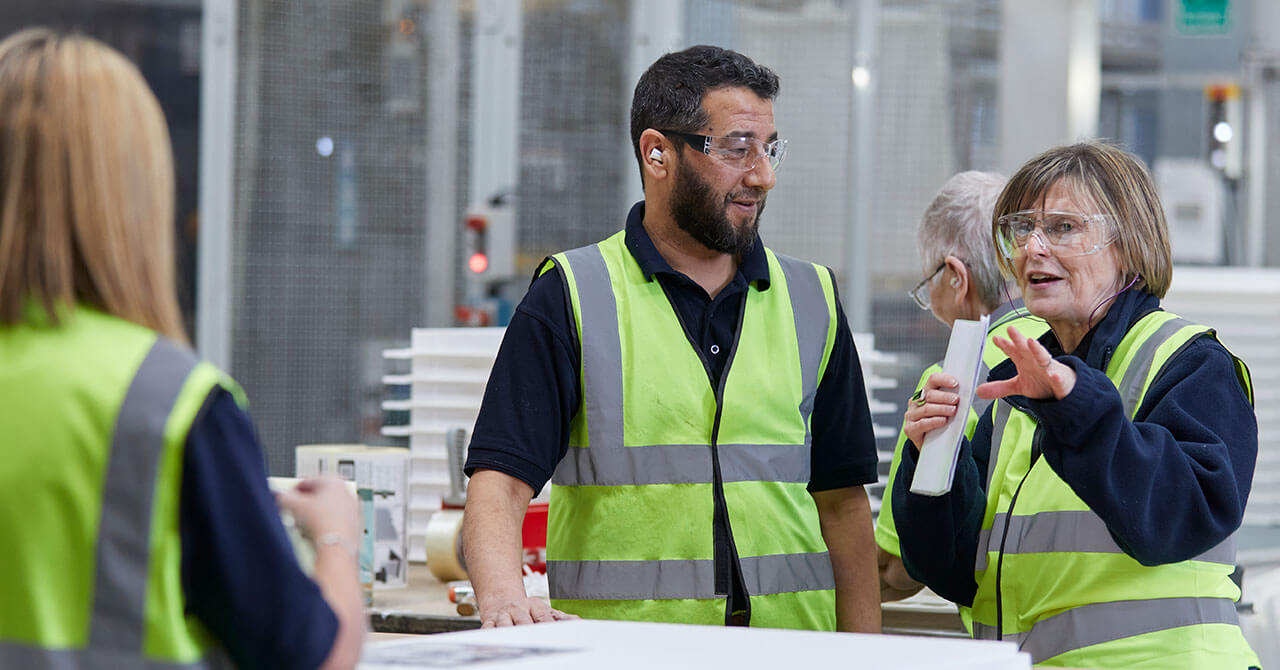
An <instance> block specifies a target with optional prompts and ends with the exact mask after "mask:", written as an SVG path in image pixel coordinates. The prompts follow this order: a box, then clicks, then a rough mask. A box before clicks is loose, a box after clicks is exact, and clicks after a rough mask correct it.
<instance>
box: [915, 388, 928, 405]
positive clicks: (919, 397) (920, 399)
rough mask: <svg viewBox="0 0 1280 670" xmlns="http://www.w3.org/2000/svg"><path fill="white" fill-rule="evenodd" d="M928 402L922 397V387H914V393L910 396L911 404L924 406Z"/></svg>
mask: <svg viewBox="0 0 1280 670" xmlns="http://www.w3.org/2000/svg"><path fill="white" fill-rule="evenodd" d="M928 402H929V401H928V400H925V399H924V389H916V392H915V394H914V395H912V396H911V404H912V405H915V406H916V407H924V406H925V404H926V403H928Z"/></svg>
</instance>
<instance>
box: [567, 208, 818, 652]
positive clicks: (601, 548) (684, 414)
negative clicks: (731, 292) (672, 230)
mask: <svg viewBox="0 0 1280 670" xmlns="http://www.w3.org/2000/svg"><path fill="white" fill-rule="evenodd" d="M623 235H624V234H623V233H621V232H620V233H618V234H617V235H614V236H613V237H610V238H609V239H607V240H605V241H603V242H601V243H599V244H596V245H592V246H588V247H583V248H580V249H575V250H572V251H568V252H564V253H561V254H556V255H555V256H553V257H552V260H553V262H554V263H555V264H556V265H557V266H558V267H559V268H560V271H561V272H562V274H563V276H564V279H565V283H566V287H567V290H568V293H569V298H570V300H571V303H572V307H573V312H574V316H575V320H576V325H577V334H578V340H579V342H580V343H581V360H582V364H581V366H582V367H581V375H582V377H581V383H582V407H581V408H580V410H579V411H578V413H577V415H576V416H575V417H574V419H573V421H572V425H571V436H570V440H569V447H568V453H567V454H566V455H565V457H564V458H563V459H562V460H561V462H560V464H559V466H558V468H557V469H556V472H555V475H554V477H553V478H552V482H553V487H552V489H551V505H550V516H549V521H548V528H547V569H548V577H549V580H550V589H551V598H552V604H553V605H554V606H555V607H557V608H560V609H562V610H564V611H567V612H572V613H575V614H578V615H581V616H583V617H588V618H602V619H630V620H642V621H665V622H679V623H695V624H723V623H724V622H725V621H726V612H725V608H726V593H727V588H728V579H729V570H730V568H731V567H732V562H735V561H736V564H737V565H738V566H740V569H741V573H740V574H741V575H742V578H743V582H744V583H745V585H746V590H747V592H748V594H749V596H750V598H749V600H750V621H751V625H753V626H770V627H780V628H804V629H814V630H833V629H834V627H835V600H834V578H833V576H832V571H831V561H830V558H829V556H828V555H827V548H826V545H825V544H824V542H823V539H822V534H821V532H820V529H819V526H818V514H817V508H816V507H815V504H814V502H813V499H812V497H811V496H810V495H809V493H808V491H807V490H806V487H807V485H808V483H809V474H810V472H809V470H810V456H809V451H810V450H809V448H810V442H811V435H810V431H809V418H810V414H811V413H812V410H813V401H814V395H815V393H816V391H817V387H818V381H819V380H820V379H822V374H823V371H824V370H825V368H826V365H827V360H828V357H829V356H830V353H831V348H832V345H833V343H834V340H835V332H836V319H835V314H836V310H835V293H834V289H833V287H832V285H831V279H830V275H829V274H828V272H827V271H826V270H825V269H824V268H822V267H820V266H816V265H813V264H811V263H806V262H802V261H797V260H794V259H789V258H786V257H784V256H779V255H776V254H774V253H773V252H772V251H769V250H766V255H767V257H768V263H769V287H768V288H767V290H761V289H760V287H758V286H754V285H753V286H751V287H750V288H748V290H747V296H746V298H745V300H744V306H743V308H742V309H743V311H742V313H741V314H740V320H739V326H738V329H739V330H738V334H737V340H736V341H735V342H734V344H733V346H732V348H731V349H730V350H729V351H728V352H724V353H722V354H721V355H725V354H726V353H727V355H728V356H729V358H728V359H727V361H728V362H727V364H726V365H725V367H724V372H723V373H722V377H721V381H720V386H719V388H713V387H712V386H711V383H710V377H709V375H708V372H707V368H706V367H705V366H704V363H703V361H702V359H701V358H700V357H699V354H698V352H697V351H696V350H695V349H694V347H693V346H691V344H690V341H691V339H693V337H692V336H691V335H687V334H686V332H685V329H684V327H683V326H682V325H681V322H680V319H679V317H678V316H677V314H676V312H675V310H674V309H673V308H672V307H671V305H670V303H669V302H668V300H667V297H666V295H665V294H664V292H663V289H662V286H661V285H660V284H659V283H658V282H657V281H650V280H649V279H648V278H647V277H646V276H645V275H644V273H643V271H641V269H640V267H639V265H637V263H636V261H635V259H634V258H633V257H632V256H631V254H630V252H629V251H628V250H627V248H626V245H625V243H624V238H623ZM717 517H718V518H720V519H722V521H723V523H722V524H721V525H720V526H717V524H715V523H713V519H715V518H717ZM717 528H725V529H727V536H726V535H721V537H720V540H721V541H720V542H716V541H715V538H714V534H715V533H716V532H717ZM717 547H720V549H719V550H717ZM717 554H719V555H717Z"/></svg>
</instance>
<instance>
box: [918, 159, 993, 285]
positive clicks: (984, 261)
mask: <svg viewBox="0 0 1280 670" xmlns="http://www.w3.org/2000/svg"><path fill="white" fill-rule="evenodd" d="M1005 182H1006V179H1005V177H1004V176H1003V175H999V174H996V173H994V172H978V171H976V170H969V171H966V172H961V173H959V174H957V175H955V176H953V177H951V178H950V179H948V180H947V181H946V183H945V184H943V185H942V188H940V189H938V194H937V195H936V196H934V198H933V202H932V203H930V204H929V207H928V209H926V210H925V211H924V216H923V217H922V218H921V219H920V228H919V229H918V230H917V231H916V250H917V251H918V252H919V255H920V260H921V262H922V263H923V264H924V271H925V272H932V271H933V269H934V268H936V267H938V265H940V264H941V263H942V260H943V259H944V258H946V257H947V256H948V255H951V256H955V257H957V258H959V259H961V260H963V261H964V262H965V265H967V266H968V268H969V274H970V275H971V276H972V277H973V279H974V283H975V284H976V286H977V288H978V298H979V299H980V300H981V301H982V304H983V305H986V306H987V307H988V308H990V309H995V308H996V307H998V306H999V305H1000V303H1002V302H1004V295H1003V294H1004V288H1005V279H1004V277H1002V276H1001V275H1000V266H999V265H998V264H997V262H996V249H995V243H994V242H993V241H992V239H991V215H992V212H993V211H995V206H996V199H997V198H999V197H1000V192H1001V191H1002V190H1003V189H1004V185H1005Z"/></svg>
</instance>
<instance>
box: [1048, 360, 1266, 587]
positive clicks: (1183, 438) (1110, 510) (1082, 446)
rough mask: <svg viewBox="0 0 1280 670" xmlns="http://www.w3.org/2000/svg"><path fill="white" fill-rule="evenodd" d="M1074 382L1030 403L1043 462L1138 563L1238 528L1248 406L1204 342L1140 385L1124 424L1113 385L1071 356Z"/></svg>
mask: <svg viewBox="0 0 1280 670" xmlns="http://www.w3.org/2000/svg"><path fill="white" fill-rule="evenodd" d="M1058 360H1059V361H1061V362H1063V363H1066V364H1068V365H1070V366H1071V367H1072V368H1073V369H1074V370H1075V371H1076V375H1077V378H1076V384H1075V387H1074V388H1073V389H1072V390H1071V393H1069V394H1068V395H1067V397H1065V398H1063V399H1061V400H1057V401H1034V400H1033V401H1031V404H1032V406H1033V407H1034V408H1035V410H1036V412H1037V413H1038V414H1039V415H1040V416H1041V419H1042V421H1043V425H1044V428H1045V438H1044V441H1043V442H1042V445H1043V448H1044V457H1045V460H1046V461H1048V463H1049V465H1050V466H1051V467H1052V468H1053V470H1054V472H1056V473H1057V474H1058V476H1059V477H1062V479H1063V481H1065V482H1066V483H1067V484H1068V485H1070V486H1071V490H1072V491H1074V492H1075V493H1076V495H1078V496H1080V499H1081V500H1083V501H1084V502H1085V503H1087V504H1088V505H1089V508H1090V509H1091V510H1093V511H1094V512H1095V513H1097V514H1098V516H1099V517H1102V520H1103V521H1105V522H1106V524H1107V529H1108V530H1110V531H1111V535H1112V537H1113V538H1115V540H1116V543H1117V544H1119V545H1120V547H1121V548H1122V549H1124V551H1125V553H1127V554H1129V555H1130V556H1132V557H1133V558H1135V559H1136V560H1137V561H1138V562H1140V563H1142V564H1143V565H1160V564H1165V563H1174V562H1178V561H1183V560H1186V559H1189V558H1192V557H1194V556H1196V555H1198V554H1200V553H1203V552H1204V551H1207V550H1208V549H1210V548H1212V547H1214V546H1215V545H1217V544H1218V543H1220V542H1222V541H1223V540H1224V539H1226V538H1227V536H1228V535H1230V534H1231V533H1232V532H1233V531H1235V530H1236V528H1238V527H1239V526H1240V523H1241V520H1242V519H1243V516H1244V507H1245V501H1246V500H1247V499H1248V497H1249V489H1250V486H1251V483H1252V481H1253V469H1254V462H1255V460H1256V459H1257V454H1258V424H1257V419H1256V417H1255V416H1254V412H1253V406H1252V405H1251V404H1250V403H1249V399H1248V398H1247V397H1246V396H1245V394H1244V391H1243V389H1242V388H1241V387H1240V384H1239V382H1238V381H1237V378H1236V370H1235V362H1234V360H1233V359H1232V358H1231V356H1230V354H1228V353H1227V350H1226V349H1225V348H1223V346H1222V345H1221V344H1219V343H1218V341H1217V340H1216V339H1214V338H1212V337H1201V338H1199V339H1197V340H1194V341H1193V342H1191V343H1190V344H1189V345H1188V346H1187V347H1186V348H1185V349H1184V350H1183V351H1182V352H1181V353H1180V354H1178V355H1177V356H1176V357H1175V358H1173V359H1172V360H1170V361H1169V362H1168V363H1167V364H1166V365H1165V368H1164V369H1163V370H1161V371H1160V373H1159V374H1158V376H1157V378H1156V380H1155V381H1154V382H1153V383H1152V385H1151V388H1150V389H1148V391H1147V394H1146V397H1145V398H1144V400H1143V405H1142V407H1139V408H1138V412H1137V415H1136V417H1135V420H1134V421H1130V420H1129V419H1128V418H1127V417H1126V416H1125V413H1124V406H1123V404H1122V402H1121V399H1120V395H1119V393H1117V392H1116V388H1115V386H1114V384H1112V383H1111V380H1109V379H1108V378H1107V377H1106V376H1105V375H1103V374H1102V373H1101V372H1099V371H1098V370H1094V369H1092V368H1089V367H1086V366H1085V365H1084V362H1083V361H1081V360H1080V359H1078V358H1076V357H1074V356H1062V357H1059V358H1058Z"/></svg>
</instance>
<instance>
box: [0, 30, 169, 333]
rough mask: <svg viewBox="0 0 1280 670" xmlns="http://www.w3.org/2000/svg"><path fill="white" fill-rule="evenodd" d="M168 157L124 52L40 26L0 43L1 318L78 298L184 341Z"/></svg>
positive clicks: (14, 319)
mask: <svg viewBox="0 0 1280 670" xmlns="http://www.w3.org/2000/svg"><path fill="white" fill-rule="evenodd" d="M173 199H174V177H173V156H172V151H171V149H170V146H169V131H168V127H167V125H166V124H165V121H164V114H163V113H162V112H161V111H160V104H159V103H158V102H157V101H156V98H155V96H154V95H153V94H152V93H151V89H150V88H148V86H147V84H146V82H145V81H144V80H143V78H142V75H141V74H139V72H138V70H137V68H135V67H134V66H133V65H132V64H131V63H129V61H128V60H126V59H125V58H124V56H122V55H120V54H119V53H118V52H116V51H115V50H113V49H111V48H110V47H108V46H106V45H104V44H102V43H101V42H98V41H96V40H93V39H91V38H88V37H84V36H80V35H61V34H58V33H55V32H53V31H50V30H46V29H42V28H33V29H28V30H24V31H22V32H19V33H17V34H15V35H12V36H11V37H9V38H7V39H5V40H4V41H3V42H0V259H3V260H0V324H16V323H20V322H23V321H26V320H27V319H28V318H29V315H28V309H29V308H31V307H35V308H38V309H41V310H42V311H43V312H44V313H45V315H46V316H47V318H48V319H49V320H50V321H51V322H52V323H55V324H56V323H59V321H60V317H61V316H65V315H66V314H69V313H71V312H70V310H73V309H74V308H75V306H76V305H87V306H90V307H93V308H95V309H98V310H101V311H103V312H106V313H108V314H112V315H115V316H117V317H120V318H122V319H126V320H128V321H132V322H134V323H137V324H139V325H142V326H146V327H148V328H151V329H153V330H155V331H157V332H159V333H161V334H163V335H166V336H168V337H170V338H172V339H175V340H178V341H180V342H184V343H185V342H186V341H187V338H186V334H185V332H184V329H183V326H182V318H181V315H180V312H179V309H178V301H177V296H176V291H175V288H174V253H173V234H174V233H173V208H174V204H173Z"/></svg>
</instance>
